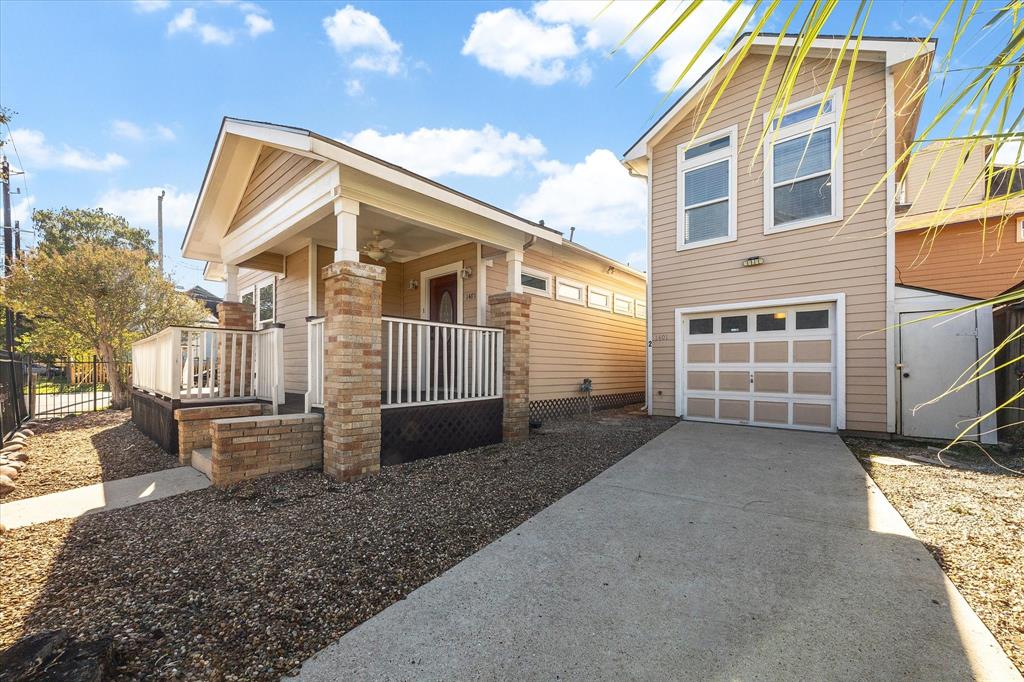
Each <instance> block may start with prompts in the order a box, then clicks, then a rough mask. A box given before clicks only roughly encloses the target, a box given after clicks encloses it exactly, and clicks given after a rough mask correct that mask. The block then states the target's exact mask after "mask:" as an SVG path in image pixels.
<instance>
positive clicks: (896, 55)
mask: <svg viewBox="0 0 1024 682" xmlns="http://www.w3.org/2000/svg"><path fill="white" fill-rule="evenodd" d="M749 35H750V33H749V32H748V33H744V34H743V35H741V36H740V37H739V38H737V39H736V42H735V43H734V44H733V47H732V48H731V49H730V50H729V51H728V52H726V53H725V54H724V55H722V56H721V57H719V58H718V59H717V60H715V63H714V64H712V65H711V66H710V67H708V69H707V70H706V71H705V72H704V73H703V74H701V76H700V78H698V79H697V80H696V82H694V83H693V85H691V86H690V87H688V88H687V89H686V90H685V91H684V92H683V94H682V95H680V97H679V99H677V100H676V101H675V103H674V104H673V105H672V106H671V107H669V109H668V110H667V111H666V112H665V113H664V114H662V115H661V117H660V118H658V120H657V121H655V122H654V125H652V126H651V127H650V128H648V129H647V130H646V131H645V132H644V134H643V135H641V136H640V138H639V139H638V140H637V141H636V142H634V143H633V145H632V146H631V147H630V148H629V149H628V150H627V151H626V153H625V154H623V162H624V163H626V165H627V166H630V164H629V162H630V161H634V160H637V159H640V158H643V157H646V156H647V145H648V143H649V142H650V141H651V140H653V139H654V138H656V137H658V134H659V133H661V132H662V131H663V130H664V129H665V128H666V127H667V126H668V125H670V124H672V123H673V122H674V121H675V120H676V118H677V117H678V116H679V115H680V114H682V113H683V112H684V111H686V110H687V109H688V108H689V105H691V104H692V103H693V102H694V100H695V99H696V96H697V95H698V94H699V93H700V91H701V89H702V88H703V87H704V86H705V85H707V84H708V83H709V82H710V78H711V77H712V75H713V74H714V73H715V72H716V70H717V69H718V68H719V66H720V65H724V64H727V63H729V62H730V61H732V60H733V59H735V58H736V57H737V56H738V55H739V53H740V52H741V51H742V49H743V45H744V39H745V38H747V37H748V36H749ZM779 35H780V34H778V33H759V34H758V35H757V36H756V37H755V38H754V47H755V48H757V47H761V48H768V49H770V48H773V47H774V46H775V43H776V41H777V40H778V38H779ZM796 39H797V35H796V34H787V35H785V36H784V37H783V38H782V43H781V44H782V46H783V47H792V46H793V45H795V44H796ZM845 40H846V37H845V36H840V35H823V36H818V37H817V38H816V39H815V40H814V47H815V48H818V49H822V50H839V49H842V46H843V43H844V41H845ZM936 43H937V41H936V40H935V39H934V38H932V39H930V40H928V41H927V43H925V39H924V38H900V37H885V36H864V37H863V38H862V40H861V44H860V50H859V51H860V53H864V52H875V53H880V54H882V55H884V58H885V63H886V66H892V65H893V64H899V63H901V62H904V61H907V60H909V59H913V58H914V57H916V56H918V55H919V54H926V53H930V52H932V51H934V49H935V45H936ZM847 49H849V46H848V48H847ZM630 168H631V169H632V166H630Z"/></svg>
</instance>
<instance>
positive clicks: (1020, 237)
mask: <svg viewBox="0 0 1024 682" xmlns="http://www.w3.org/2000/svg"><path fill="white" fill-rule="evenodd" d="M1017 241H1019V242H1024V218H1017Z"/></svg>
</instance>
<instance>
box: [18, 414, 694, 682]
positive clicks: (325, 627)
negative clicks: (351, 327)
mask: <svg viewBox="0 0 1024 682" xmlns="http://www.w3.org/2000/svg"><path fill="white" fill-rule="evenodd" d="M674 423H676V420H675V419H669V418H650V417H647V416H645V415H643V414H641V413H640V412H639V411H637V410H636V409H635V408H633V409H628V408H627V409H623V410H612V411H607V412H599V413H596V414H595V415H594V416H592V417H586V416H584V417H580V418H577V419H571V420H562V421H552V422H550V423H549V424H546V425H545V427H544V428H543V429H540V430H538V431H534V432H533V433H532V434H531V437H530V440H529V441H527V442H525V443H521V444H514V445H511V444H506V445H496V446H490V447H486V448H480V449H477V450H471V451H467V452H462V453H457V454H454V455H448V456H445V457H436V458H433V459H427V460H420V461H418V462H412V463H409V464H404V465H399V466H394V467H386V468H385V469H384V470H383V471H382V472H381V474H380V475H378V476H374V477H371V478H368V479H364V480H362V481H358V482H356V483H348V484H335V483H332V482H330V481H329V480H328V479H326V478H325V477H324V476H322V475H321V474H320V473H319V472H314V471H299V472H292V473H288V474H282V475H279V476H274V477H270V478H265V479H260V480H256V481H253V482H251V483H247V484H243V485H240V486H237V487H235V488H232V489H229V490H227V491H218V490H215V489H207V490H202V491H198V492H194V493H188V494H185V495H180V496H178V497H174V498H169V499H167V500H161V501H156V502H152V503H149V504H144V505H139V506H136V507H132V508H129V509H122V510H117V511H112V512H108V513H104V514H97V515H93V516H86V517H82V518H81V519H78V520H76V521H55V522H53V523H48V524H43V525H40V526H33V527H28V528H22V529H18V530H14V531H10V532H8V533H7V534H6V535H4V536H3V537H2V538H0V547H2V550H0V551H2V556H3V559H4V562H5V564H6V565H7V566H8V567H10V569H11V570H13V571H15V572H16V573H17V575H18V579H17V580H14V581H9V582H8V583H7V584H6V586H5V589H4V608H3V609H2V613H0V648H3V647H7V646H9V645H10V644H12V643H13V642H14V641H16V640H17V639H18V638H20V637H22V636H23V635H26V634H29V633H36V632H40V631H43V630H47V629H54V628H66V629H67V630H68V632H69V634H70V635H71V636H73V637H76V638H79V639H80V640H84V641H92V640H100V639H102V638H103V637H105V636H112V637H113V638H114V644H115V654H116V658H117V660H118V663H117V665H118V668H117V671H118V676H119V677H120V678H122V679H129V678H136V677H147V678H148V677H158V678H187V679H214V680H217V679H266V680H270V679H277V678H278V677H279V676H280V675H281V674H284V673H287V672H288V671H290V670H293V669H294V668H296V667H297V666H298V665H299V664H300V663H301V662H302V661H303V660H304V659H305V658H307V657H309V656H310V655H312V654H313V653H315V652H316V651H318V650H320V649H321V648H323V647H324V646H326V645H327V644H329V643H331V642H332V641H334V640H336V639H337V638H338V637H340V636H341V635H343V634H344V633H345V632H346V631H348V630H350V629H351V628H353V627H354V626H356V625H358V624H359V623H361V622H362V621H364V620H366V619H367V618H369V617H370V616H372V615H374V614H376V613H377V612H379V611H381V610H382V609H384V608H385V607H387V606H388V605H390V604H392V603H393V602H395V601H397V600H399V599H402V598H403V597H404V596H405V595H407V594H408V593H409V592H411V591H412V590H414V589H415V588H417V587H419V586H420V585H422V584H424V583H425V582H427V581H429V580H431V579H432V578H435V577H436V576H438V575H440V574H441V573H442V572H444V571H445V570H446V569H448V568H450V567H451V566H453V565H454V564H456V563H458V562H459V561H461V560H462V559H464V558H466V557H468V556H469V555H471V554H473V553H474V552H476V551H477V550H479V549H480V548H481V547H483V546H484V545H486V544H488V543H490V542H491V541H493V540H495V539H497V538H498V537H500V536H501V535H503V534H504V533H506V532H508V531H510V530H511V529H513V528H514V527H516V526H517V525H519V524H520V523H522V522H523V521H525V520H526V519H528V518H529V517H531V516H533V515H534V514H536V513H537V512H538V511H540V510H541V509H543V508H544V507H546V506H548V505H550V504H551V503H553V502H554V501H556V500H557V499H559V498H560V497H563V496H564V495H566V494H567V493H569V492H570V491H572V490H573V489H575V488H577V487H578V486H580V485H582V484H583V483H585V482H586V481H588V480H590V479H591V478H593V477H594V476H595V475H597V474H599V473H600V472H601V471H603V470H604V469H606V468H607V467H609V466H611V465H612V464H614V463H615V462H617V461H618V460H619V459H621V458H622V457H624V456H625V455H627V454H629V453H630V452H632V451H633V450H635V449H636V448H638V447H639V446H640V445H642V444H643V443H645V442H647V441H648V440H650V439H651V438H654V437H655V436H656V435H658V434H659V433H661V432H662V431H664V430H666V429H667V428H669V427H670V426H672V425H673V424H674Z"/></svg>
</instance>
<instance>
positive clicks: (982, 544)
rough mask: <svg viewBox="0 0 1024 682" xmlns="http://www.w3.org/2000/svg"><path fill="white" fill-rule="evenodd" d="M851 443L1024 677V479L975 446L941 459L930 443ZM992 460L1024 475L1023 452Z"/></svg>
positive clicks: (850, 440) (894, 504)
mask: <svg viewBox="0 0 1024 682" xmlns="http://www.w3.org/2000/svg"><path fill="white" fill-rule="evenodd" d="M846 443H847V445H848V446H849V447H850V449H851V450H852V451H853V453H854V454H855V455H857V456H858V458H859V459H860V461H861V463H862V464H863V465H864V468H865V469H867V471H868V473H869V474H870V475H871V478H873V479H874V481H875V483H877V484H878V487H879V488H881V489H882V492H884V493H885V496H886V497H887V498H888V499H889V501H890V502H891V503H892V504H893V506H894V507H896V509H897V510H898V511H899V512H900V514H902V515H903V518H904V519H905V520H906V522H907V525H909V526H910V528H911V529H912V530H913V531H914V533H915V534H916V535H917V537H919V538H920V539H921V541H922V542H924V543H925V545H926V546H927V547H928V549H929V550H930V551H931V553H932V555H933V556H934V557H935V560H936V561H938V562H939V564H940V565H941V566H942V569H943V570H944V571H945V572H946V575H948V576H949V579H950V580H951V581H953V584H955V585H956V586H957V588H958V589H959V590H960V592H961V593H962V594H963V595H964V598H965V599H967V602H968V603H969V604H970V605H971V607H972V608H973V609H974V610H975V611H976V612H977V614H978V615H979V616H980V617H981V620H982V621H984V623H985V625H986V626H988V628H989V630H991V631H992V634H993V635H995V638H996V639H997V640H998V641H999V643H1000V644H1001V645H1002V647H1003V649H1004V650H1005V651H1006V653H1007V655H1008V656H1009V657H1010V659H1011V660H1012V661H1013V662H1014V664H1015V665H1016V666H1017V667H1018V668H1019V669H1020V670H1021V671H1022V672H1024V588H1022V586H1024V476H1018V475H1014V474H1013V473H1011V472H1009V471H1006V470H1005V469H1002V468H1000V467H999V466H997V465H996V464H994V463H993V462H992V461H991V460H989V459H988V458H987V457H985V456H984V455H983V454H981V453H978V452H977V450H976V449H964V450H961V451H959V452H958V453H957V454H943V455H942V461H941V462H940V461H939V460H938V458H937V449H936V448H929V447H928V446H924V445H918V444H908V443H903V442H885V441H872V440H864V439H854V438H850V439H847V441H846ZM872 456H874V459H875V461H872V460H871V459H868V458H869V457H872ZM879 456H881V457H883V458H892V459H883V460H881V461H879V460H878V457H879ZM993 456H994V458H995V460H996V462H998V463H999V464H1000V465H1002V466H1004V467H1007V468H1009V469H1013V470H1016V471H1024V456H1022V455H1021V453H1020V450H1017V454H1015V455H1001V456H1000V455H996V454H995V453H994V452H993ZM883 462H884V463H883ZM944 463H945V464H944ZM947 465H948V466H947Z"/></svg>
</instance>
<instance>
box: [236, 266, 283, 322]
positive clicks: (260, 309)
mask: <svg viewBox="0 0 1024 682" xmlns="http://www.w3.org/2000/svg"><path fill="white" fill-rule="evenodd" d="M276 284H277V279H276V278H274V277H270V278H268V279H265V280H263V281H262V282H258V283H256V284H254V285H253V286H251V287H249V288H248V289H246V290H245V291H243V292H242V295H241V297H240V299H239V300H241V302H242V303H248V304H249V305H251V306H255V308H256V314H255V315H254V316H253V322H255V323H256V326H257V327H259V326H260V325H261V324H265V323H267V322H273V321H274V318H275V316H276V314H277V297H276V296H275V288H276Z"/></svg>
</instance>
